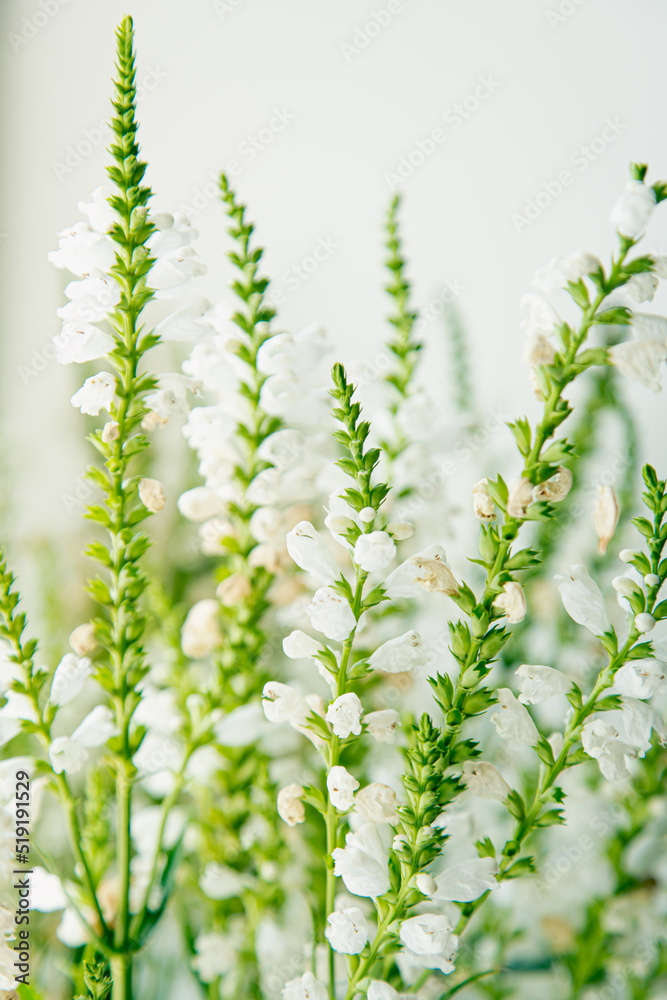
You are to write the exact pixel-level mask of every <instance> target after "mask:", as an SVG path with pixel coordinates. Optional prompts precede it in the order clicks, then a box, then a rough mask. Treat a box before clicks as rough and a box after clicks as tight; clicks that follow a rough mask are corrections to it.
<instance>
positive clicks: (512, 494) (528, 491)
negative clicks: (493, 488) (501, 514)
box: [507, 479, 535, 518]
mask: <svg viewBox="0 0 667 1000" xmlns="http://www.w3.org/2000/svg"><path fill="white" fill-rule="evenodd" d="M534 500H535V497H534V496H533V484H532V483H531V481H530V480H529V479H515V480H513V481H512V482H511V483H510V486H509V496H508V498H507V513H508V514H509V516H510V517H516V518H524V517H525V516H526V514H527V513H528V508H529V507H530V505H531V504H532V503H533V502H534Z"/></svg>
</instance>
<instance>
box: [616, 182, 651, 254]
mask: <svg viewBox="0 0 667 1000" xmlns="http://www.w3.org/2000/svg"><path fill="white" fill-rule="evenodd" d="M655 206H656V197H655V191H654V190H653V188H651V187H648V186H647V185H646V184H644V182H643V181H638V180H632V181H628V183H627V184H626V185H625V191H624V192H623V194H622V195H621V197H620V198H619V199H618V201H617V202H616V203H615V205H614V207H613V208H612V210H611V215H610V216H609V221H610V222H611V224H612V226H613V227H614V229H616V230H618V232H619V233H621V235H622V236H625V237H627V238H628V239H629V240H635V239H637V237H638V236H641V234H642V233H643V232H644V230H645V229H646V226H647V224H648V221H649V219H650V218H651V214H652V212H653V209H654V208H655Z"/></svg>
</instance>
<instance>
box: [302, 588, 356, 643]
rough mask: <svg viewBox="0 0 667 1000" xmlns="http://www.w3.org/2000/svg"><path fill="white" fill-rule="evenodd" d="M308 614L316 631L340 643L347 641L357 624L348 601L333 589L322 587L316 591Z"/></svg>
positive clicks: (307, 610)
mask: <svg viewBox="0 0 667 1000" xmlns="http://www.w3.org/2000/svg"><path fill="white" fill-rule="evenodd" d="M306 614H307V615H308V617H309V618H310V623H311V625H312V626H313V628H314V629H316V631H318V632H323V633H324V635H326V637H327V639H334V640H336V641H338V642H342V641H343V640H344V639H347V637H348V636H349V634H350V632H351V631H352V629H353V628H354V627H355V626H356V624H357V623H356V619H355V617H354V614H353V613H352V609H351V608H350V605H349V604H348V602H347V600H346V599H345V598H344V597H341V595H340V594H339V593H338V592H337V591H336V590H334V589H333V588H332V587H320V589H319V590H316V591H315V593H314V594H313V598H312V600H311V602H310V604H309V605H308V606H307V607H306Z"/></svg>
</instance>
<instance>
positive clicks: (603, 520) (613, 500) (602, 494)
mask: <svg viewBox="0 0 667 1000" xmlns="http://www.w3.org/2000/svg"><path fill="white" fill-rule="evenodd" d="M620 513H621V508H620V506H619V503H618V499H617V497H616V493H615V492H614V489H613V487H611V486H599V487H598V499H597V503H596V505H595V510H594V511H593V524H594V525H595V530H596V531H597V533H598V538H599V543H598V552H599V553H600V555H604V554H605V552H606V551H607V546H608V545H609V542H610V541H611V539H612V537H613V534H614V531H615V530H616V525H617V524H618V518H619V516H620Z"/></svg>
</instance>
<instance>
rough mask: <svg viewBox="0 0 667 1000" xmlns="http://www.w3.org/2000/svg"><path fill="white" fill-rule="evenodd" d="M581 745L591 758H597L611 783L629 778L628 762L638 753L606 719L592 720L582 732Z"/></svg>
mask: <svg viewBox="0 0 667 1000" xmlns="http://www.w3.org/2000/svg"><path fill="white" fill-rule="evenodd" d="M581 743H582V746H583V748H584V750H585V751H586V753H587V754H588V756H589V757H593V758H595V760H597V762H598V765H599V767H600V770H601V772H602V774H603V775H604V776H605V778H608V779H609V781H622V780H623V778H627V776H628V767H627V760H628V758H631V757H635V756H636V753H635V752H634V750H633V749H632V747H631V746H629V744H627V743H624V742H623V741H622V740H621V737H620V733H619V731H618V730H617V729H616V727H615V726H614V725H612V723H611V722H607V721H606V720H605V719H599V718H598V719H591V720H590V721H589V722H587V723H586V724H585V725H584V727H583V728H582V731H581Z"/></svg>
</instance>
